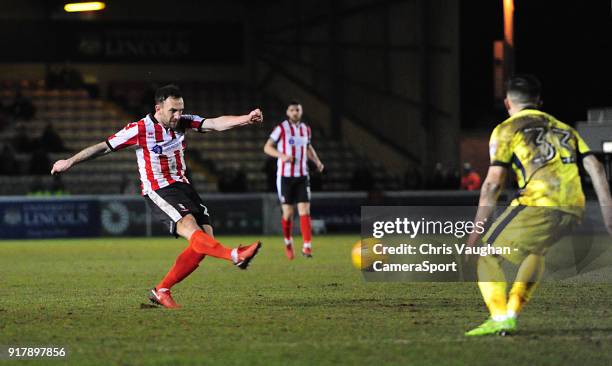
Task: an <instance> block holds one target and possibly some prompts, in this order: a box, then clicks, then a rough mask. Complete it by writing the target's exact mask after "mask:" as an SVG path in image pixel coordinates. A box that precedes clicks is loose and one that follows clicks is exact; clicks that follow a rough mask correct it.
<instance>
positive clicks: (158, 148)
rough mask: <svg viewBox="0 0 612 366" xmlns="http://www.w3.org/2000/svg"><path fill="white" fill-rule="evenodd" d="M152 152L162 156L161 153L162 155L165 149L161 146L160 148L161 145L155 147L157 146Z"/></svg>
mask: <svg viewBox="0 0 612 366" xmlns="http://www.w3.org/2000/svg"><path fill="white" fill-rule="evenodd" d="M151 151H153V152H154V153H156V154H161V153H162V151H163V149H162V147H161V146H159V145H155V146H153V148H152V149H151Z"/></svg>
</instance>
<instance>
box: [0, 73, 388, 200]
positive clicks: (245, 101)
mask: <svg viewBox="0 0 612 366" xmlns="http://www.w3.org/2000/svg"><path fill="white" fill-rule="evenodd" d="M0 85H1V88H0V97H2V98H3V99H4V100H13V99H14V98H15V96H16V95H17V94H18V91H19V93H20V94H21V95H23V96H24V97H26V98H29V99H30V100H31V101H32V104H33V105H34V107H35V109H36V114H35V116H34V117H33V118H32V119H31V120H28V121H26V120H20V119H14V120H13V121H12V122H11V123H10V124H9V125H8V126H4V128H3V129H2V131H0V144H1V145H2V146H9V145H11V144H12V145H14V144H15V141H21V142H22V143H23V140H24V139H25V141H26V142H25V144H26V145H28V147H29V148H27V149H25V150H26V151H19V152H16V153H15V158H16V160H17V162H18V167H19V168H18V169H19V171H18V172H16V174H15V175H14V176H9V175H4V176H2V177H1V178H0V182H1V183H2V184H1V185H0V194H3V195H10V194H27V193H31V192H32V191H36V190H37V189H40V187H51V186H53V185H54V184H55V185H59V186H61V187H63V188H64V189H63V191H66V192H69V193H71V194H88V193H94V192H95V193H97V194H119V193H136V192H137V191H138V188H137V185H138V183H137V178H138V175H137V171H136V164H135V162H134V157H133V155H132V154H131V153H129V152H122V153H118V154H111V155H109V156H106V157H104V158H103V159H99V160H96V161H93V162H90V163H88V164H84V165H80V166H77V167H76V168H75V170H74V173H73V174H70V175H67V176H65V177H62V178H61V182H58V181H57V179H55V180H54V179H53V177H50V176H47V175H43V174H39V175H36V174H29V173H30V172H31V169H30V168H31V165H32V161H31V160H32V157H33V156H35V155H34V154H35V153H34V152H35V151H39V152H40V150H41V149H42V148H45V147H47V146H43V145H46V144H43V143H41V135H42V134H43V131H44V130H45V128H49V127H50V128H51V129H52V130H54V131H56V132H57V134H58V135H59V136H60V138H61V141H62V142H63V145H64V147H65V149H66V151H78V150H79V149H82V148H83V147H86V146H88V145H91V144H94V143H96V142H99V141H101V139H102V138H104V137H106V136H109V135H111V134H112V133H114V132H116V131H117V130H119V129H121V128H122V127H123V126H124V125H125V124H126V123H128V122H130V121H134V120H137V119H138V118H140V117H141V116H142V115H144V114H145V113H147V112H148V109H149V108H150V107H151V102H150V100H151V99H152V98H151V96H150V90H151V89H150V88H148V87H147V86H148V84H146V83H138V82H116V83H112V84H111V86H110V88H109V98H108V100H104V99H97V98H92V97H90V96H89V94H88V92H87V91H86V90H85V89H72V90H71V89H67V90H58V89H47V88H46V87H45V82H44V81H42V80H28V81H20V82H8V81H5V82H2V83H1V84H0ZM181 88H182V90H183V92H184V95H185V100H186V104H187V110H186V113H191V112H193V113H198V114H201V115H204V116H217V115H221V114H239V113H244V112H245V111H246V110H248V109H249V108H255V107H260V108H262V109H263V110H264V111H265V113H266V115H265V116H266V124H265V125H264V126H261V127H257V128H241V129H235V130H232V131H227V132H224V133H219V134H215V135H214V136H211V138H207V137H203V138H190V139H189V140H188V149H189V153H188V154H187V155H188V160H189V162H188V166H189V167H190V169H191V170H190V171H189V172H188V174H189V176H190V178H191V180H192V181H193V182H194V184H195V185H196V187H197V189H198V190H199V191H203V192H214V191H219V190H221V191H232V190H242V191H244V190H247V191H266V190H271V188H272V187H271V184H273V183H272V182H271V181H270V180H269V177H268V175H267V172H268V173H269V172H271V171H273V163H271V162H268V163H266V159H265V156H264V154H263V153H262V152H261V149H262V146H263V144H264V142H265V140H266V139H267V136H268V135H269V133H270V131H271V129H272V128H273V127H274V125H275V124H276V123H277V122H279V121H281V120H283V119H284V107H283V103H281V102H280V101H279V100H278V99H277V98H275V97H273V96H270V95H261V94H260V93H256V92H254V91H253V90H251V89H249V88H246V87H244V86H242V85H240V84H232V83H205V84H202V83H184V84H183V83H181ZM313 125H314V127H315V128H313V133H314V135H313V143H314V144H315V146H316V148H317V150H318V151H319V154H320V155H321V157H322V158H323V160H324V162H325V164H326V167H327V171H326V172H325V174H324V175H323V176H322V177H316V176H315V177H313V188H314V189H315V190H325V191H341V190H350V189H355V188H362V189H399V187H400V179H399V177H397V176H392V175H390V174H387V173H386V172H385V170H384V168H383V166H382V165H381V164H380V163H377V162H371V161H367V160H366V159H365V158H364V157H362V156H358V155H357V154H356V153H355V152H354V151H353V150H352V149H351V148H350V146H348V145H347V144H346V143H343V142H339V141H336V140H333V139H329V138H325V136H323V135H322V134H321V132H320V131H319V130H318V129H317V128H316V121H314V124H313ZM24 136H25V137H24ZM19 139H21V140H19ZM65 156H66V152H48V153H47V155H46V156H45V155H44V154H43V155H38V156H37V159H38V160H37V161H36V165H37V166H40V165H42V166H43V170H44V164H48V163H49V162H51V161H54V160H56V159H60V158H64V157H65ZM44 159H47V160H48V162H47V161H44ZM266 167H268V170H267V171H266ZM364 168H365V169H364ZM364 170H365V173H364ZM39 173H41V172H39ZM111 173H113V174H111ZM364 174H365V176H366V178H364ZM368 174H369V175H370V177H368V176H367V175H368ZM364 180H365V181H368V180H371V181H372V182H373V183H368V182H364Z"/></svg>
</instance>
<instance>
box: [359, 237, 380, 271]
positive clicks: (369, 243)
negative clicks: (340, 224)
mask: <svg viewBox="0 0 612 366" xmlns="http://www.w3.org/2000/svg"><path fill="white" fill-rule="evenodd" d="M376 243H377V240H376V239H374V238H367V239H363V240H359V241H357V242H356V243H355V244H354V245H353V249H352V251H351V259H352V261H353V266H354V267H355V268H357V269H359V270H365V269H368V268H370V267H371V266H372V264H373V263H374V262H376V261H380V260H385V259H386V256H385V255H381V254H376V253H374V250H373V246H374V245H375V244H376Z"/></svg>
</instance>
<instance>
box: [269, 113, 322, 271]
mask: <svg viewBox="0 0 612 366" xmlns="http://www.w3.org/2000/svg"><path fill="white" fill-rule="evenodd" d="M302 113H303V111H302V105H301V104H300V103H299V102H296V101H293V102H291V103H289V106H288V107H287V120H285V121H283V122H282V123H281V124H279V125H278V126H276V128H274V130H273V131H272V134H271V135H270V138H269V139H268V141H267V142H266V144H265V146H264V152H265V153H266V154H268V155H269V156H271V157H273V158H277V166H278V168H277V171H276V189H277V192H278V198H279V200H280V202H281V205H282V220H281V225H282V229H283V236H284V238H285V254H286V255H287V258H289V260H292V259H293V238H292V237H291V227H292V222H293V216H294V211H293V207H294V205H296V204H297V209H298V214H299V215H300V229H301V231H302V239H303V240H304V245H303V247H302V255H304V256H305V257H307V258H311V257H312V229H311V225H310V178H309V176H308V159H310V160H312V161H313V162H314V163H315V164H316V166H317V170H318V171H319V172H322V171H323V169H324V166H323V163H321V160H320V159H319V157H318V156H317V152H316V151H315V149H314V147H313V146H312V144H311V141H310V140H311V132H310V127H308V126H307V125H306V124H305V123H304V122H302Z"/></svg>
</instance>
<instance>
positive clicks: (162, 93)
mask: <svg viewBox="0 0 612 366" xmlns="http://www.w3.org/2000/svg"><path fill="white" fill-rule="evenodd" d="M171 97H172V98H182V97H183V94H182V93H181V90H180V89H179V87H178V86H176V85H174V84H168V85H165V86H162V87H161V88H158V89H157V90H156V91H155V103H163V102H164V100H166V99H168V98H171Z"/></svg>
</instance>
